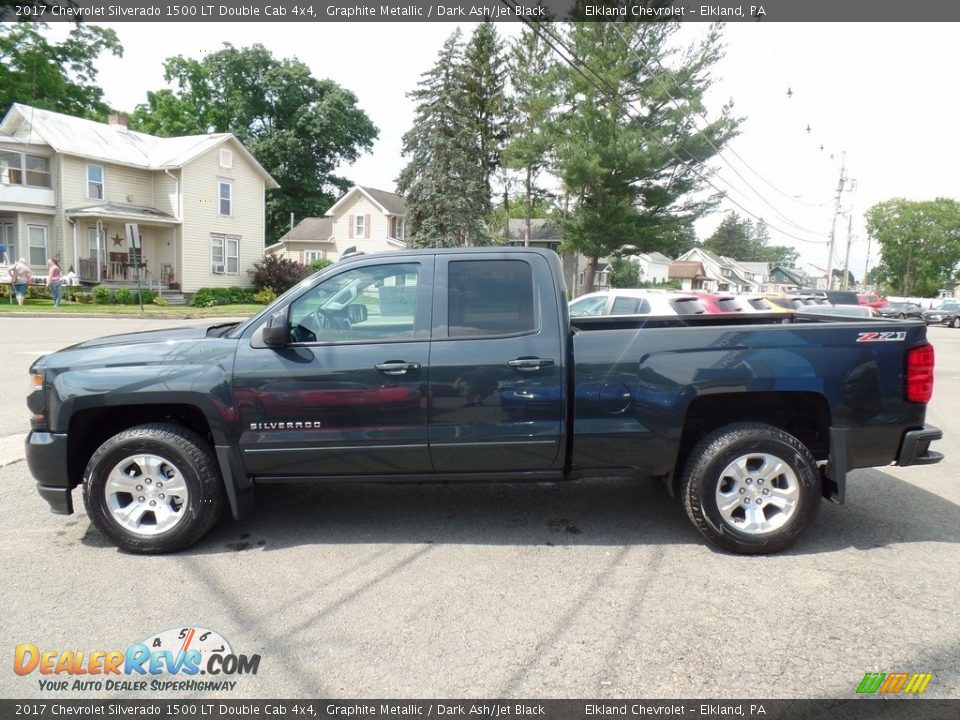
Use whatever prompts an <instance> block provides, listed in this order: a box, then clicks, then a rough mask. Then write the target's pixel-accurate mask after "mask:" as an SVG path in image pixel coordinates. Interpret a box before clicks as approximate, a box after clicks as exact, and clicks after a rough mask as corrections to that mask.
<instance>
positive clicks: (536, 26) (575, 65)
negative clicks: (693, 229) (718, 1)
mask: <svg viewBox="0 0 960 720" xmlns="http://www.w3.org/2000/svg"><path fill="white" fill-rule="evenodd" d="M501 2H502V3H503V4H504V5H507V6H508V7H516V6H517V4H516V2H514V1H513V0H501ZM522 21H523V23H524V24H526V25H527V26H528V27H529V28H530V29H531V30H532V31H533V32H534V33H536V34H537V35H538V36H539V37H540V38H541V39H542V40H543V41H544V42H545V43H546V44H547V45H548V46H549V47H550V48H551V49H552V50H553V51H554V52H555V53H556V54H557V55H558V56H559V57H560V58H561V59H562V60H563V61H564V62H565V63H567V64H568V65H569V66H570V67H571V68H572V69H573V70H574V71H575V72H576V73H577V74H578V75H580V76H581V77H582V78H583V79H584V80H586V81H587V82H588V83H590V84H591V85H592V86H593V87H594V88H596V89H597V90H599V91H600V92H601V93H603V94H605V95H607V96H608V97H609V98H610V99H612V100H614V101H615V102H616V103H617V105H618V106H619V107H620V108H621V110H622V113H621V117H622V116H626V117H627V118H629V119H630V120H634V121H636V120H638V119H639V118H638V117H637V116H636V115H634V114H632V113H631V112H630V110H631V109H632V106H631V105H630V103H629V101H628V100H626V99H625V98H624V97H623V96H622V94H621V93H619V92H618V91H617V90H616V89H615V88H611V87H610V85H609V84H608V83H607V82H606V80H604V78H603V77H602V76H601V75H600V74H599V73H597V72H596V71H595V70H594V69H593V68H591V67H590V66H589V65H588V64H587V63H585V62H584V61H583V60H581V59H580V58H579V57H578V56H577V55H576V53H574V52H573V51H572V50H571V49H570V48H569V46H567V45H566V44H565V43H564V42H563V41H562V40H561V39H559V38H558V37H556V36H555V35H554V34H553V33H551V32H550V31H549V30H547V29H545V28H544V27H543V26H542V25H541V24H540V23H533V22H532V21H530V20H528V19H527V18H522ZM545 35H546V37H545ZM548 37H549V38H550V39H548ZM551 39H552V40H553V41H554V42H556V43H557V44H559V45H560V46H561V47H563V48H564V50H566V53H567V55H569V57H568V56H567V55H565V54H564V53H562V52H560V50H559V49H558V48H557V47H556V45H554V43H553V42H551V41H550V40H551ZM584 70H587V71H589V72H590V73H591V74H592V75H593V76H594V78H596V79H593V78H590V77H589V76H588V75H587V74H586V73H585V72H584ZM598 81H599V82H598ZM638 129H639V130H640V131H641V132H644V131H643V128H642V127H639V128H638ZM668 152H669V153H670V154H671V155H672V156H673V157H674V158H675V159H676V160H678V161H679V162H680V163H681V164H682V165H683V166H684V167H685V168H686V169H687V170H689V171H690V172H691V173H693V174H694V175H696V176H697V177H698V178H699V179H700V180H702V181H703V182H704V183H706V184H707V185H709V186H710V187H712V188H713V189H714V190H716V191H717V192H718V193H720V194H721V195H722V196H723V197H725V198H726V199H727V201H728V202H730V203H731V204H733V205H735V206H736V207H737V208H739V209H740V210H741V211H743V212H744V213H745V214H747V215H749V216H750V217H752V218H754V219H755V220H760V221H763V222H764V223H765V224H766V225H767V227H769V228H771V229H773V230H775V231H776V232H778V233H780V234H781V235H784V236H785V237H788V238H791V239H793V240H797V241H798V242H803V243H809V244H813V245H823V244H826V241H824V240H809V239H807V238H802V237H799V236H798V235H794V234H793V233H791V232H789V231H787V230H784V229H782V228H780V227H778V226H776V225H774V224H773V223H770V222H767V221H766V220H765V219H764V218H763V217H761V216H759V215H756V214H755V213H753V212H752V211H751V210H749V209H747V208H746V207H745V206H744V205H742V204H741V203H739V202H737V201H736V200H734V199H733V198H731V197H730V196H729V194H727V192H725V191H724V190H722V189H720V188H719V187H717V186H716V185H715V184H714V183H713V182H712V181H711V179H710V178H709V177H707V176H705V175H703V174H702V173H700V172H699V171H698V170H697V169H696V167H694V166H693V165H687V161H685V160H684V159H683V158H681V157H680V156H679V155H678V154H677V153H676V151H675V150H674V149H673V148H668ZM683 152H685V153H686V154H687V156H688V157H689V158H690V160H692V161H693V162H695V163H696V162H700V161H699V160H697V158H696V157H695V156H694V155H693V154H692V153H690V152H689V151H687V150H683ZM721 180H722V181H723V182H724V183H726V184H727V185H728V186H730V188H731V189H735V190H736V189H737V188H736V187H735V186H733V185H732V184H731V183H730V182H729V181H727V180H723V179H722V178H721ZM738 192H742V191H739V190H738ZM811 232H812V231H811Z"/></svg>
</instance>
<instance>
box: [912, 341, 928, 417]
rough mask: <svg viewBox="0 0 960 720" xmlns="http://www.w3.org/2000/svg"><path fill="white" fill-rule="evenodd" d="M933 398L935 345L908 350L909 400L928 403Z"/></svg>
mask: <svg viewBox="0 0 960 720" xmlns="http://www.w3.org/2000/svg"><path fill="white" fill-rule="evenodd" d="M932 396H933V345H920V346H919V347H915V348H910V349H909V350H907V400H909V401H910V402H915V403H928V402H930V398H931V397H932Z"/></svg>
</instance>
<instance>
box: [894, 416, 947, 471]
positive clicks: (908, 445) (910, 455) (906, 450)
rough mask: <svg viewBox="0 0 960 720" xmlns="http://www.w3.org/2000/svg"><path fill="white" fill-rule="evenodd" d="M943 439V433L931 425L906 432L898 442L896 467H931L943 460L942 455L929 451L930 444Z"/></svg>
mask: <svg viewBox="0 0 960 720" xmlns="http://www.w3.org/2000/svg"><path fill="white" fill-rule="evenodd" d="M942 437H943V431H942V430H941V429H940V428H938V427H934V426H933V425H924V426H923V428H922V429H920V430H907V431H906V432H905V433H904V434H903V440H901V441H900V452H898V453H897V460H896V463H897V465H933V464H934V463H938V462H940V461H941V460H943V453H938V452H935V451H933V450H931V449H930V443H932V442H933V441H934V440H939V439H940V438H942Z"/></svg>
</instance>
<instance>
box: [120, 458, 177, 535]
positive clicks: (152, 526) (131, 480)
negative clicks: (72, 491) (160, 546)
mask: <svg viewBox="0 0 960 720" xmlns="http://www.w3.org/2000/svg"><path fill="white" fill-rule="evenodd" d="M104 493H105V495H106V501H107V508H108V509H109V511H110V515H111V516H112V517H113V519H114V520H115V521H116V522H117V523H118V524H119V525H120V526H121V527H123V528H124V529H125V530H129V531H130V532H132V533H135V534H137V535H159V534H160V533H163V532H166V531H167V530H170V529H171V528H173V527H175V526H176V525H177V524H178V523H179V522H180V521H181V520H183V518H184V516H185V515H186V505H187V484H186V482H185V481H184V479H183V473H182V472H180V470H179V469H178V468H177V467H176V466H175V465H173V464H172V463H170V461H169V460H167V459H165V458H162V457H160V456H159V455H152V454H149V453H138V454H136V455H130V456H128V457H126V458H124V459H123V460H121V461H120V462H118V463H117V464H116V465H115V466H114V467H113V469H112V470H111V471H110V474H109V475H108V477H107V482H106V486H105V488H104Z"/></svg>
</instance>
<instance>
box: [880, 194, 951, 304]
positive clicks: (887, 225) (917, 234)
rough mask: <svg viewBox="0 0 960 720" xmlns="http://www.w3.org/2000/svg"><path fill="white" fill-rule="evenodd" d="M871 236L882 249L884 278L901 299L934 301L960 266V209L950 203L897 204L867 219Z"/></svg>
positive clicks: (889, 202)
mask: <svg viewBox="0 0 960 720" xmlns="http://www.w3.org/2000/svg"><path fill="white" fill-rule="evenodd" d="M866 219H867V232H869V233H870V235H871V237H874V238H876V239H877V241H878V242H879V243H880V252H881V255H882V260H881V263H880V266H879V268H880V269H879V271H878V274H879V276H880V278H881V279H882V281H883V282H885V283H887V284H888V285H889V286H890V287H891V288H892V289H893V290H895V291H896V292H898V293H899V294H901V295H905V296H913V295H921V296H932V295H935V294H936V292H937V290H938V289H939V288H941V287H942V286H943V284H944V283H946V282H947V281H949V280H950V279H951V278H953V277H954V275H955V274H956V271H957V266H958V264H960V203H958V202H957V201H956V200H951V199H947V198H937V199H936V200H926V201H913V200H905V199H903V198H893V199H892V200H887V201H885V202H881V203H877V204H876V205H874V206H873V207H871V208H870V209H869V210H868V211H867V213H866Z"/></svg>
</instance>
